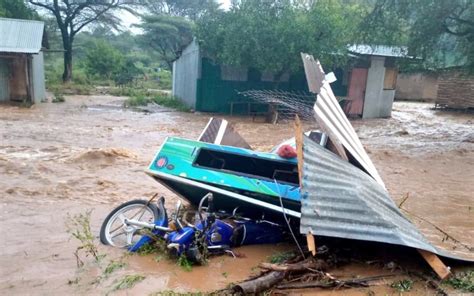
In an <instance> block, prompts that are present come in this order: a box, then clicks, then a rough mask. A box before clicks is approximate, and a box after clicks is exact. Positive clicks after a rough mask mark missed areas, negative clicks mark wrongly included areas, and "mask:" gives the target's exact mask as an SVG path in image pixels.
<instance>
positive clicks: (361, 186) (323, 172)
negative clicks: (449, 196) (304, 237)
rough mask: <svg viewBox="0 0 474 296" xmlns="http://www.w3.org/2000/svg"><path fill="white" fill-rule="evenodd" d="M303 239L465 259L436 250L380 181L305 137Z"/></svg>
mask: <svg viewBox="0 0 474 296" xmlns="http://www.w3.org/2000/svg"><path fill="white" fill-rule="evenodd" d="M303 159H304V165H303V180H302V183H303V185H302V195H301V196H302V198H301V223H300V232H301V233H302V234H307V233H312V234H314V235H321V236H328V237H339V238H347V239H357V240H365V241H376V242H382V243H389V244H396V245H402V246H407V247H412V248H416V249H423V250H426V251H429V252H432V253H436V254H439V255H442V256H445V257H451V258H456V259H460V258H458V257H455V256H453V255H452V254H449V253H447V252H444V251H440V250H438V249H436V248H435V247H433V246H432V245H431V244H430V243H429V242H428V241H427V240H426V238H425V237H424V236H423V235H422V234H421V233H420V232H419V231H418V230H417V228H416V227H415V226H414V225H413V224H412V223H411V222H410V221H409V220H408V219H407V218H405V217H404V216H403V214H402V213H401V212H400V211H399V209H398V207H397V206H396V205H395V203H394V202H393V200H392V199H391V198H390V196H389V194H388V192H387V191H386V190H385V189H384V188H383V187H382V186H381V185H380V184H378V183H377V182H376V181H375V180H374V179H372V178H371V177H370V176H369V175H367V174H366V173H365V172H363V171H362V170H360V169H358V168H357V167H355V166H354V165H352V164H350V163H348V162H346V161H344V160H342V159H341V158H339V157H338V156H336V155H335V154H334V153H332V152H330V151H329V150H327V149H325V148H323V147H322V146H320V145H318V144H317V143H315V142H313V141H312V140H311V139H309V138H308V137H304V145H303Z"/></svg>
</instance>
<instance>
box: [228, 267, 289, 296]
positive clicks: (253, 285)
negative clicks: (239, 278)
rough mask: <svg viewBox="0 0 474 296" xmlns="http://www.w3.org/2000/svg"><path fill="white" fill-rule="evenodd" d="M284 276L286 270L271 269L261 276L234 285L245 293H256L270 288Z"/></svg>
mask: <svg viewBox="0 0 474 296" xmlns="http://www.w3.org/2000/svg"><path fill="white" fill-rule="evenodd" d="M284 278H285V272H283V271H271V272H269V273H267V274H264V275H263V276H261V277H258V278H255V279H252V280H248V281H245V282H242V283H239V284H237V285H235V286H234V288H233V290H234V291H235V292H239V293H242V294H244V295H247V294H256V293H260V292H263V291H265V290H268V289H270V288H271V287H273V286H275V285H276V284H277V283H278V282H280V281H282V280H283V279H284Z"/></svg>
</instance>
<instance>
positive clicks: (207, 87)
mask: <svg viewBox="0 0 474 296" xmlns="http://www.w3.org/2000/svg"><path fill="white" fill-rule="evenodd" d="M336 74H337V73H336ZM260 76H261V74H260V73H259V71H257V70H254V69H250V70H249V72H248V80H247V81H227V80H222V79H221V67H220V65H217V64H213V63H212V61H211V60H209V59H207V58H202V63H201V78H200V79H198V83H197V90H196V92H197V94H196V110H197V111H202V112H216V113H225V114H228V113H230V102H233V101H239V102H247V101H249V99H248V98H246V97H244V96H241V95H239V94H238V92H240V91H245V90H259V89H279V90H285V91H304V92H308V86H307V83H306V78H305V75H304V71H303V69H301V71H300V72H298V73H295V74H292V75H291V76H290V79H289V81H287V82H269V81H261V80H260ZM336 76H337V75H336ZM343 88H344V87H343ZM333 90H334V91H335V93H336V95H345V93H344V94H341V93H342V92H345V91H346V90H345V88H344V89H341V91H342V92H341V91H339V90H337V89H334V86H333ZM262 108H263V106H262ZM245 111H246V109H245V108H243V106H236V107H235V108H234V113H236V114H239V113H244V112H245Z"/></svg>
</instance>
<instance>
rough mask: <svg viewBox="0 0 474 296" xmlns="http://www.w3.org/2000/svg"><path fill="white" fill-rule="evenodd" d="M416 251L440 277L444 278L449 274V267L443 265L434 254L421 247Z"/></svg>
mask: <svg viewBox="0 0 474 296" xmlns="http://www.w3.org/2000/svg"><path fill="white" fill-rule="evenodd" d="M418 253H420V254H421V256H422V257H423V259H425V261H426V262H427V263H428V264H429V265H430V266H431V268H432V269H433V270H434V272H436V274H437V275H438V277H439V278H440V279H442V280H444V279H445V278H447V277H449V276H450V275H451V269H450V268H449V267H448V266H446V265H444V263H443V262H442V261H441V259H439V257H438V256H437V255H436V254H433V253H431V252H428V251H425V250H421V249H418Z"/></svg>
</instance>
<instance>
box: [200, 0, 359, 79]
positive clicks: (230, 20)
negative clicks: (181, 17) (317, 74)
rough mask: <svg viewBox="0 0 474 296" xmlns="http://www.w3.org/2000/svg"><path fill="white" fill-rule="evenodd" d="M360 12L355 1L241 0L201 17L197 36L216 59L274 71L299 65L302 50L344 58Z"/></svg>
mask: <svg viewBox="0 0 474 296" xmlns="http://www.w3.org/2000/svg"><path fill="white" fill-rule="evenodd" d="M359 16H360V12H359V11H358V7H357V6H356V5H352V4H350V3H349V4H348V3H344V1H342V0H341V1H336V0H319V1H314V2H313V3H312V1H290V0H275V1H266V0H242V1H239V2H236V3H234V5H233V6H232V7H231V9H230V10H229V11H210V12H209V13H207V14H206V15H204V16H203V17H202V18H200V19H199V20H198V21H197V25H196V34H197V37H198V40H199V43H200V45H201V46H202V48H203V49H204V50H205V51H206V53H207V54H209V55H210V56H212V57H214V58H216V59H217V60H218V61H219V62H221V63H224V64H228V65H234V66H246V67H254V68H257V69H259V70H262V71H265V70H269V71H272V72H274V73H277V75H278V74H283V73H284V72H288V71H294V70H296V69H299V68H301V58H300V56H299V53H300V52H309V53H312V54H314V55H315V56H317V57H318V58H319V59H321V60H322V61H323V62H324V63H325V64H336V63H338V62H343V61H344V58H345V57H346V54H345V53H346V51H347V44H350V43H351V42H352V40H353V38H354V35H355V34H354V33H355V29H356V27H357V24H358V22H359V20H360V17H359Z"/></svg>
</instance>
